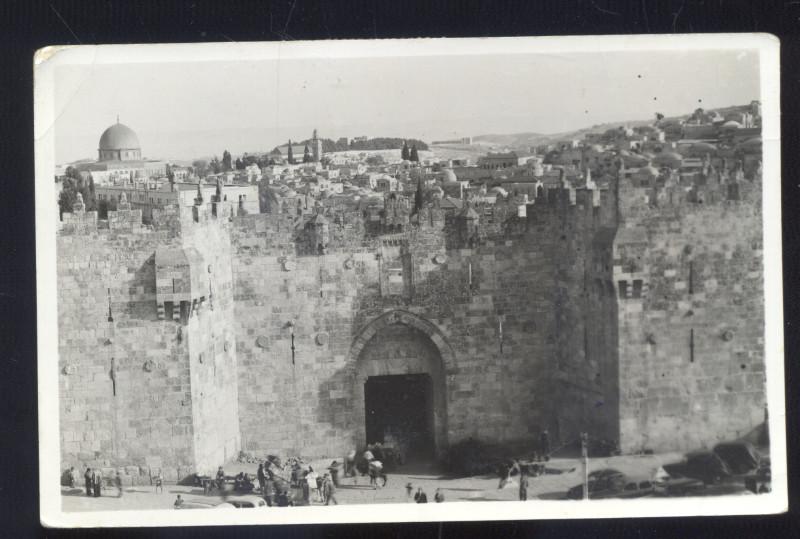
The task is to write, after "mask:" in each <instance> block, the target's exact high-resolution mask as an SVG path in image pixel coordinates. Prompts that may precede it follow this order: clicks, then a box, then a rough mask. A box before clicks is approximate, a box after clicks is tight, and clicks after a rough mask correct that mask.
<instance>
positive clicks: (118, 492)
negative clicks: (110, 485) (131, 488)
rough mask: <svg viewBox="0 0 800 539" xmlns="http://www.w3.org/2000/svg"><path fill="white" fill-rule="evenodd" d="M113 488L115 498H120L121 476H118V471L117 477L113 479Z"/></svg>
mask: <svg viewBox="0 0 800 539" xmlns="http://www.w3.org/2000/svg"><path fill="white" fill-rule="evenodd" d="M114 486H116V487H117V498H122V476H120V475H119V470H117V475H116V476H115V477H114Z"/></svg>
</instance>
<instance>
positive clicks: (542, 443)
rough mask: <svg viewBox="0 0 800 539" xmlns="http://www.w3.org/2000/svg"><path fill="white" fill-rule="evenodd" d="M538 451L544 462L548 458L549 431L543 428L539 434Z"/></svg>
mask: <svg viewBox="0 0 800 539" xmlns="http://www.w3.org/2000/svg"><path fill="white" fill-rule="evenodd" d="M539 451H540V452H541V453H542V458H543V459H544V461H545V462H546V461H548V460H550V433H549V432H547V429H544V430H543V431H542V433H541V434H540V435H539Z"/></svg>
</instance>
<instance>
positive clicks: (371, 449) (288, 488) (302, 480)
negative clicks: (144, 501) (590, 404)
mask: <svg viewBox="0 0 800 539" xmlns="http://www.w3.org/2000/svg"><path fill="white" fill-rule="evenodd" d="M540 449H543V450H542V451H541V454H540V455H537V458H536V460H537V461H538V460H539V458H540V456H541V458H543V459H544V460H548V456H549V452H550V451H549V449H550V444H549V437H548V434H547V431H544V432H543V433H542V436H541V440H540ZM388 452H389V451H388V449H387V448H384V447H382V446H381V444H369V445H367V448H366V450H365V451H364V452H363V453H362V454H361V455H360V456H359V455H358V452H357V451H356V450H352V451H350V452H349V453H348V454H347V456H346V457H345V459H344V462H343V465H342V464H340V463H339V462H338V461H337V460H334V461H332V462H331V464H330V465H329V466H328V468H327V471H325V472H324V473H321V474H320V473H318V472H317V471H316V470H314V468H313V467H312V466H311V465H309V464H306V463H304V462H303V459H302V458H290V459H288V461H287V462H286V463H285V464H284V463H282V462H281V459H280V458H279V457H277V456H274V455H269V456H267V458H266V459H265V460H264V461H263V462H260V463H259V464H258V470H257V472H256V477H255V478H256V479H257V482H258V486H257V487H256V485H255V484H254V483H253V480H252V479H251V476H249V475H248V474H246V473H245V472H240V473H239V474H238V475H236V476H235V477H233V490H234V491H235V492H242V493H253V492H257V493H258V494H260V495H261V496H263V498H264V500H265V501H266V503H267V505H268V506H269V507H273V506H276V507H286V506H292V505H299V504H301V503H302V504H303V505H311V504H314V503H317V504H324V505H330V504H334V505H338V503H339V502H338V500H337V498H336V490H337V487H339V481H340V477H341V478H351V479H352V482H353V485H357V484H358V478H359V476H361V475H368V476H369V486H370V487H372V488H373V489H375V490H377V489H380V488H383V487H385V486H386V483H387V481H388V475H387V473H386V471H385V468H384V464H383V462H382V459H383V458H386V457H387V456H388V458H390V459H391V458H392V456H391V455H386V453H388ZM540 468H543V465H542V466H537V465H534V466H533V467H531V466H530V465H529V464H528V465H521V464H520V462H518V461H516V460H505V461H502V462H501V463H500V464H499V466H498V475H499V477H500V483H499V485H498V489H503V488H505V487H506V486H510V484H511V483H513V480H512V479H511V478H512V476H515V475H518V476H519V499H520V500H521V501H525V500H527V499H528V487H529V481H530V479H529V478H530V476H531V475H534V476H535V475H538V474H539V473H540V472H541V470H540ZM287 469H288V471H289V476H288V478H287V477H286V476H285V475H284V474H285V473H286V471H287ZM76 474H77V472H76V470H75V468H74V467H72V468H70V469H69V470H67V471H66V472H65V474H64V481H65V482H66V483H67V484H68V485H69V486H70V487H74V486H75V484H76V483H77V477H76ZM229 479H230V478H228V477H227V476H226V475H225V471H224V469H223V467H222V466H220V467H219V468H218V469H217V473H216V476H215V477H214V478H213V479H212V478H211V477H206V478H205V479H203V485H204V486H205V490H206V493H209V492H210V491H212V490H213V489H215V488H216V489H217V490H219V492H223V493H224V492H225V484H226V482H228V480H229ZM103 481H104V477H103V474H102V471H101V470H100V469H98V468H95V469H92V468H86V471H85V473H84V485H85V489H86V495H87V496H92V497H100V496H101V493H102V491H103V490H104V488H105V486H104V482H103ZM109 483H111V484H113V485H114V486H115V487H116V491H117V496H118V497H121V496H122V479H121V476H120V473H119V471H117V472H116V475H115V476H113V478H112V481H110V482H109ZM151 483H152V484H153V485H154V486H155V492H156V493H158V492H163V491H164V487H163V478H162V476H161V472H160V471H158V472H156V474H155V475H153V476H152V478H151ZM107 484H108V483H107ZM294 489H297V490H300V492H302V501H300V500H295V495H294V493H293V490H294ZM405 490H406V501H408V502H410V501H411V500H412V498H413V501H414V502H415V503H428V496H427V494H426V493H425V491H424V490H423V488H422V487H421V486H420V487H417V490H416V492H414V485H413V484H412V483H407V484H406V487H405ZM412 493H413V495H412ZM178 498H179V499H180V496H179V497H178ZM433 499H434V501H435V502H436V503H442V502H444V501H445V496H444V493H443V492H442V489H441V488H437V489H436V491H435V494H434V497H433ZM180 503H182V500H180Z"/></svg>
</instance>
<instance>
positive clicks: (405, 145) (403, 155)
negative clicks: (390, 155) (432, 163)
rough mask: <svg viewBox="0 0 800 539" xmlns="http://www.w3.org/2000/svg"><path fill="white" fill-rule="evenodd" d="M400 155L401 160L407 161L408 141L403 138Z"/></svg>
mask: <svg viewBox="0 0 800 539" xmlns="http://www.w3.org/2000/svg"><path fill="white" fill-rule="evenodd" d="M400 157H402V158H403V161H408V158H409V153H408V143H407V142H406V141H405V140H404V141H403V149H402V150H400Z"/></svg>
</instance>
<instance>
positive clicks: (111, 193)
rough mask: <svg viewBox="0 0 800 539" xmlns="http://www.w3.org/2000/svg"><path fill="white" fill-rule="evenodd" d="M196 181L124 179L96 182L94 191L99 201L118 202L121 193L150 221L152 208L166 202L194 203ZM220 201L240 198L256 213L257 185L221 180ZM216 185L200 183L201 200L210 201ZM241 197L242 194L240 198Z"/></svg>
mask: <svg viewBox="0 0 800 539" xmlns="http://www.w3.org/2000/svg"><path fill="white" fill-rule="evenodd" d="M197 187H198V184H196V183H183V182H174V183H173V184H170V183H169V182H156V181H144V182H134V183H126V184H123V185H102V186H95V195H96V196H97V201H98V203H99V202H100V201H102V200H108V201H115V202H118V201H119V200H120V199H121V198H122V195H123V193H124V194H125V197H126V198H127V199H128V202H129V203H130V205H131V208H132V209H140V210H142V218H143V219H144V220H145V221H150V219H151V218H152V215H153V208H156V209H162V208H164V207H166V206H175V205H180V206H193V205H194V204H195V199H196V198H197ZM220 187H221V189H222V196H223V201H229V202H239V201H240V200H241V202H242V208H243V209H245V210H246V211H247V212H248V213H258V212H259V204H258V186H256V185H242V184H222V185H221V186H220ZM216 190H217V185H216V184H214V183H203V184H200V193H201V194H202V197H203V200H204V201H206V202H210V201H211V199H212V197H213V196H215V194H216ZM239 197H243V198H241V199H240V198H239Z"/></svg>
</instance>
